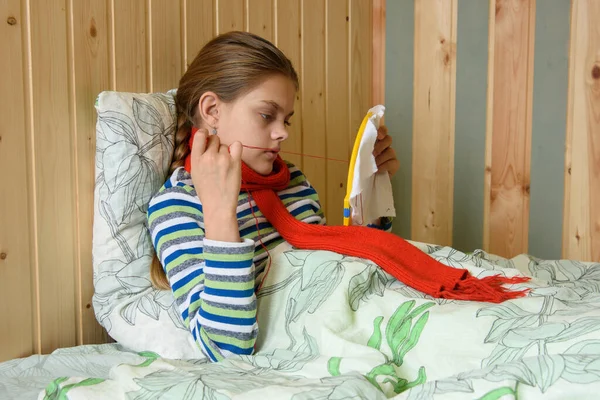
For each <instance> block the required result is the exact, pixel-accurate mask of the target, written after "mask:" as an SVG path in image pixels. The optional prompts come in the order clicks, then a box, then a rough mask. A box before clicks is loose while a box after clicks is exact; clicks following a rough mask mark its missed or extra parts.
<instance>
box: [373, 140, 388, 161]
mask: <svg viewBox="0 0 600 400" xmlns="http://www.w3.org/2000/svg"><path fill="white" fill-rule="evenodd" d="M391 145H392V137H391V136H384V137H383V139H377V141H376V142H375V147H374V148H373V155H374V156H375V157H377V156H379V155H380V154H381V153H383V152H384V151H385V150H386V149H388V148H389V147H390V146H391Z"/></svg>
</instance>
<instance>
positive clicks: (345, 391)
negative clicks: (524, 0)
mask: <svg viewBox="0 0 600 400" xmlns="http://www.w3.org/2000/svg"><path fill="white" fill-rule="evenodd" d="M416 245H418V246H419V247H420V248H421V249H422V250H424V251H425V252H427V253H429V254H430V255H431V256H432V257H434V258H436V259H437V260H439V261H441V262H442V263H444V264H446V265H449V266H451V267H454V268H466V269H468V270H469V271H470V272H471V273H472V274H473V275H474V276H477V277H479V278H482V277H485V276H489V275H492V274H498V273H500V274H502V275H504V276H507V277H511V276H530V277H532V280H531V281H530V282H528V283H526V284H519V285H515V289H521V288H525V287H527V288H530V289H531V291H530V292H529V295H528V296H527V297H525V298H521V299H515V300H511V301H507V302H504V303H501V304H491V303H479V302H464V301H455V300H445V299H436V298H431V297H429V296H427V295H424V294H423V293H421V292H418V291H416V290H414V289H412V288H410V287H408V286H406V285H404V284H403V283H401V282H399V281H397V280H395V279H393V278H392V277H391V276H390V275H388V274H386V273H385V272H384V271H383V270H382V269H381V268H379V267H378V266H376V265H374V264H373V263H372V262H370V261H369V260H365V259H357V258H352V257H345V256H342V255H339V254H336V253H331V252H326V251H301V250H296V249H294V248H292V247H290V246H288V245H282V246H280V247H278V248H277V249H276V250H275V251H273V252H272V257H273V260H272V262H273V264H272V267H271V272H270V273H269V275H268V277H267V281H266V282H265V284H264V285H263V288H262V290H261V292H260V293H259V295H258V302H259V307H258V319H259V326H260V333H259V338H258V342H257V351H256V353H255V354H254V355H252V356H237V357H232V358H229V359H227V360H224V361H222V362H219V363H210V362H207V361H206V360H195V359H178V360H174V359H168V358H163V357H161V355H160V354H157V353H155V352H152V351H151V349H149V351H147V352H136V353H131V352H129V353H128V352H126V351H125V350H123V354H124V356H123V357H122V358H120V359H119V357H116V356H115V354H113V353H114V352H111V353H110V356H111V357H113V359H112V361H111V364H110V366H106V365H105V366H104V367H102V368H100V367H98V369H97V370H94V368H90V367H89V365H93V362H94V361H93V358H90V359H89V360H88V362H87V363H84V362H83V361H81V360H84V359H85V358H82V359H81V360H80V362H81V363H82V364H86V365H87V367H86V368H82V369H80V370H79V371H80V372H79V373H77V369H76V368H71V369H69V370H68V373H64V374H62V375H60V376H57V375H56V374H54V375H53V374H49V375H48V376H47V383H46V385H45V386H44V387H43V389H42V390H41V391H40V392H39V398H47V399H58V398H60V399H71V400H79V399H101V398H111V399H154V398H161V399H213V400H224V399H261V400H264V399H293V400H303V399H331V400H333V399H388V398H394V399H407V400H408V399H411V400H413V399H414V400H416V399H419V400H426V399H432V400H438V399H465V398H469V399H475V398H477V399H499V398H506V399H510V398H519V399H537V398H542V397H543V398H544V399H559V398H560V399H562V398H578V399H584V398H593V397H595V396H596V395H595V393H597V392H599V391H600V264H597V263H596V264H594V263H581V262H576V261H568V260H540V259H537V258H535V257H532V256H527V255H521V256H518V257H516V258H513V259H504V258H500V257H495V256H492V255H490V254H487V253H485V252H483V251H476V252H473V253H469V254H467V253H462V252H460V251H457V250H456V249H453V248H450V247H440V246H431V245H426V244H421V243H416ZM64 351H65V350H63V354H64ZM94 356H97V355H96V354H94ZM33 357H41V356H33ZM115 357H116V358H115ZM28 360H29V361H28ZM36 360H38V361H36V362H37V364H39V359H38V358H36ZM26 362H29V365H34V364H36V363H32V361H31V358H28V359H24V360H16V361H11V362H9V363H11V364H10V368H8V367H7V365H8V364H7V363H4V364H0V388H2V385H4V387H6V385H7V384H8V383H11V382H12V383H14V379H20V378H22V376H27V375H29V376H33V375H35V374H36V371H37V373H39V367H37V368H38V370H36V371H33V370H30V369H28V368H24V367H23V366H22V364H21V363H26ZM90 363H92V364H90ZM19 366H21V367H19ZM9 369H10V370H11V371H13V372H11V374H12V375H10V376H8V375H7V374H8V372H7V371H8V370H9ZM14 371H22V372H21V373H15V372H14ZM50 378H52V379H50ZM0 393H2V392H1V390H0Z"/></svg>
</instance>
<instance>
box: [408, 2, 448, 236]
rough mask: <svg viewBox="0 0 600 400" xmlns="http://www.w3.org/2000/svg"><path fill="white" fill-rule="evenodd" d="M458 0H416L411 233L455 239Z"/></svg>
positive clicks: (413, 234)
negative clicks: (454, 194)
mask: <svg viewBox="0 0 600 400" xmlns="http://www.w3.org/2000/svg"><path fill="white" fill-rule="evenodd" d="M456 15H457V12H456V1H454V0H453V1H440V0H419V1H417V2H416V3H415V84H414V85H415V86H414V88H415V89H414V90H415V91H414V122H413V159H412V172H413V182H412V218H411V222H412V226H411V232H412V234H411V238H412V239H414V240H417V241H422V242H428V243H435V244H441V245H451V244H452V223H453V215H452V211H453V192H454V188H453V186H454V185H453V183H454V109H455V82H456Z"/></svg>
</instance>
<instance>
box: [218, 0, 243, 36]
mask: <svg viewBox="0 0 600 400" xmlns="http://www.w3.org/2000/svg"><path fill="white" fill-rule="evenodd" d="M245 6H246V3H245V1H244V0H217V34H221V33H225V32H230V31H243V30H244V27H245V23H246V21H245V20H246V18H245V10H244V8H245Z"/></svg>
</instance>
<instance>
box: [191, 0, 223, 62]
mask: <svg viewBox="0 0 600 400" xmlns="http://www.w3.org/2000/svg"><path fill="white" fill-rule="evenodd" d="M185 4H186V6H185V25H186V26H185V41H186V44H185V51H186V54H185V65H186V66H189V65H190V64H191V62H192V61H194V58H196V55H198V52H199V51H200V49H201V48H202V46H204V45H205V44H206V43H207V42H208V41H209V40H210V39H212V38H213V36H214V35H215V32H216V26H215V23H214V22H215V11H216V10H215V9H214V7H213V0H187V1H186V3H185Z"/></svg>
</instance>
